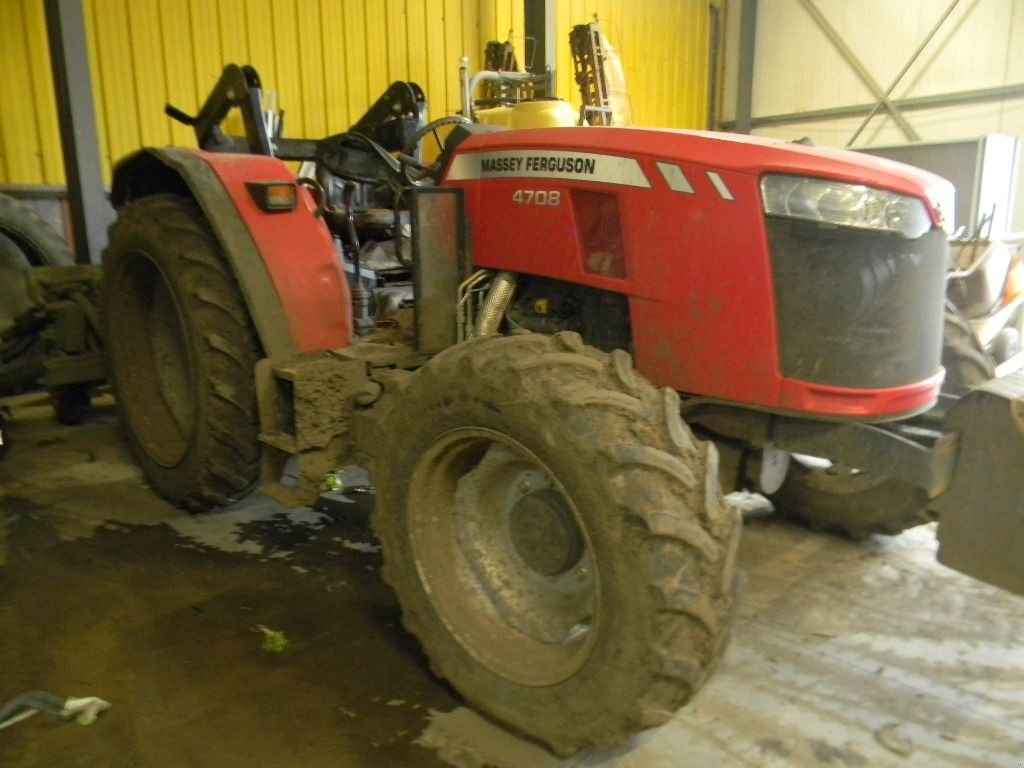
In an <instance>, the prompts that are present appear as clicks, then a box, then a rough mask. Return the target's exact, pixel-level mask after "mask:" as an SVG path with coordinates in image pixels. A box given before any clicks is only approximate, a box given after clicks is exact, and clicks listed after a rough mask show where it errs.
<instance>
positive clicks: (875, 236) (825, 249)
mask: <svg viewBox="0 0 1024 768" xmlns="http://www.w3.org/2000/svg"><path fill="white" fill-rule="evenodd" d="M768 239H769V242H770V244H771V253H772V273H773V277H774V281H775V305H776V311H777V313H778V316H777V322H778V335H779V349H780V361H779V362H780V366H781V368H782V374H783V376H786V377H787V378H793V379H800V380H802V381H808V382H814V383H817V384H825V385H830V386H835V387H849V388H853V389H880V388H885V387H898V386H904V385H907V384H911V383H914V382H918V381H921V380H922V379H925V378H927V377H929V376H932V375H933V374H935V372H936V371H938V369H939V360H940V354H941V346H942V307H943V298H944V296H945V289H944V286H945V279H946V266H947V259H946V249H947V245H946V240H945V233H944V232H942V231H941V230H933V231H931V232H929V233H927V234H926V235H923V236H922V237H919V238H917V239H916V240H906V239H904V238H902V237H899V236H897V235H893V234H887V233H877V232H865V231H864V230H858V229H846V228H838V227H834V226H826V225H821V224H818V223H816V222H802V221H794V220H792V219H780V218H775V217H769V218H768Z"/></svg>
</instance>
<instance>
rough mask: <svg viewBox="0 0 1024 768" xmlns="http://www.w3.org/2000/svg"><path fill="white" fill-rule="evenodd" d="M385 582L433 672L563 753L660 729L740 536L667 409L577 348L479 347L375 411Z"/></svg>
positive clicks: (619, 365)
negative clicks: (389, 438) (385, 448)
mask: <svg viewBox="0 0 1024 768" xmlns="http://www.w3.org/2000/svg"><path fill="white" fill-rule="evenodd" d="M382 407H383V408H384V411H383V414H382V416H381V421H380V428H381V434H386V435H388V434H389V435H394V443H393V445H392V446H391V447H390V449H389V452H388V454H387V455H385V456H381V457H379V459H378V460H376V461H375V462H374V464H373V472H374V483H375V485H376V487H377V493H378V496H377V509H376V511H375V513H374V527H375V529H376V531H377V534H378V536H379V537H380V539H381V543H382V545H383V551H384V577H385V579H386V580H387V582H388V583H389V584H391V586H392V587H393V588H394V589H395V591H396V593H397V594H398V597H399V601H400V602H401V604H402V608H403V619H404V623H405V626H406V627H407V628H408V629H409V630H410V631H411V632H412V633H413V634H415V635H416V636H417V637H418V638H419V639H420V641H421V642H422V644H423V646H424V648H425V649H426V651H427V654H428V655H429V657H430V660H431V664H432V666H433V668H434V670H435V671H436V672H437V673H438V674H439V675H441V676H442V677H445V678H447V679H448V680H449V681H451V683H452V684H453V685H454V686H455V687H456V688H457V689H458V690H459V691H460V692H461V693H462V695H463V696H464V697H465V698H466V699H467V701H468V702H469V703H470V704H471V705H473V706H474V707H476V708H477V709H479V710H481V711H482V712H484V713H486V714H487V715H489V716H490V717H492V718H494V719H495V720H497V721H499V722H501V723H503V724H504V725H506V726H508V727H510V728H512V729H513V730H515V731H518V732H521V733H524V734H526V735H529V736H531V737H533V738H535V739H537V740H539V741H541V742H544V743H546V744H547V745H549V746H550V747H551V748H552V749H553V750H554V751H555V752H557V753H559V754H563V755H565V754H571V753H574V752H576V751H578V750H580V749H583V748H586V747H598V748H608V747H611V746H614V745H616V744H619V743H621V742H622V741H624V740H625V739H626V738H627V737H628V736H629V735H630V734H631V733H633V732H635V731H637V730H639V729H641V728H646V727H651V726H655V725H658V724H660V723H663V722H665V721H666V720H667V719H668V718H669V717H670V716H671V715H672V713H673V712H674V711H675V710H676V709H677V708H678V707H680V706H681V705H682V704H684V703H685V702H686V701H687V700H688V699H689V698H690V697H691V696H692V695H693V694H694V692H696V691H697V690H698V689H699V688H700V686H701V685H702V684H703V683H704V681H705V680H706V679H707V677H708V675H709V673H710V671H711V670H712V668H713V666H714V665H715V663H716V661H717V660H718V659H719V657H720V655H721V653H722V651H723V649H724V647H725V644H726V639H727V637H728V633H729V627H730V623H731V617H732V607H733V592H734V582H735V567H734V560H735V550H736V545H737V541H738V538H739V532H740V523H739V518H738V515H737V514H736V512H735V510H733V509H731V508H728V507H726V506H724V505H723V502H722V499H721V495H720V492H719V489H718V484H717V453H716V452H715V450H714V448H713V447H711V446H710V445H708V444H704V443H698V442H697V441H695V440H694V438H693V436H692V435H691V433H690V431H689V429H688V428H687V427H686V426H685V425H684V423H683V422H682V421H681V419H680V417H679V400H678V397H677V395H676V394H675V393H674V392H671V391H669V390H663V391H658V390H656V389H655V388H654V387H653V386H651V385H650V384H649V383H647V382H646V381H645V380H644V379H642V378H640V377H639V376H638V375H637V374H636V373H635V372H634V371H633V368H632V363H631V360H630V357H629V355H628V354H626V353H625V352H621V351H620V352H615V353H613V354H611V355H609V354H605V353H602V352H599V351H597V350H595V349H593V348H590V347H586V346H584V345H583V342H582V340H581V339H580V337H579V335H578V334H575V333H562V334H558V335H557V336H554V337H550V336H545V335H541V334H526V335H518V336H510V337H500V338H485V339H476V340H474V341H471V342H467V343H465V344H461V345H459V346H456V347H453V348H451V349H449V350H447V351H446V352H443V353H442V354H440V355H438V356H437V357H435V358H434V359H433V360H431V361H430V362H429V363H427V365H426V366H425V367H424V368H423V369H421V370H420V371H419V372H417V373H416V374H414V375H413V376H412V377H411V380H410V381H409V383H408V384H407V385H406V386H405V387H403V388H402V390H401V392H400V393H399V394H398V395H397V396H396V397H391V398H388V402H387V403H385V404H382Z"/></svg>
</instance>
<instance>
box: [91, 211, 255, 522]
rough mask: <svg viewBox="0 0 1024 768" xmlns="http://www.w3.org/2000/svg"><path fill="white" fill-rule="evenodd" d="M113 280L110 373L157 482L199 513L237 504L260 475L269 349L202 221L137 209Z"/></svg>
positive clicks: (186, 214)
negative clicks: (264, 355)
mask: <svg viewBox="0 0 1024 768" xmlns="http://www.w3.org/2000/svg"><path fill="white" fill-rule="evenodd" d="M104 274H105V277H104V291H103V310H104V311H103V315H104V325H105V341H106V349H107V358H108V364H109V367H110V372H111V377H112V382H113V385H114V392H115V395H116V396H117V400H118V404H119V407H120V411H121V416H122V419H123V421H124V423H125V426H126V428H127V432H128V437H129V440H130V442H131V444H132V448H133V449H134V452H135V455H136V458H137V459H138V461H139V463H140V464H141V466H142V469H143V472H144V473H145V475H146V478H147V479H148V481H149V483H150V485H151V486H152V487H153V488H154V490H156V491H157V492H158V493H159V494H160V495H161V496H163V497H164V498H166V499H168V500H169V501H171V502H172V503H174V504H177V505H179V506H182V507H184V508H186V509H189V510H192V511H203V510H206V509H210V508H211V507H214V506H220V505H224V504H228V503H230V502H231V501H233V500H234V499H236V498H238V497H239V496H241V495H243V494H245V493H246V492H247V491H248V490H249V489H250V488H251V487H252V486H253V484H254V483H255V481H256V479H257V475H258V468H259V467H258V461H259V447H258V442H257V432H258V418H257V411H256V388H255V380H254V378H253V367H254V366H255V364H256V361H257V360H258V359H259V357H260V346H259V342H258V339H257V336H256V332H255V330H254V328H253V325H252V321H251V318H250V317H249V313H248V310H247V309H246V305H245V301H244V300H243V298H242V294H241V291H240V289H239V287H238V284H237V282H236V281H235V278H234V276H233V274H232V272H231V270H230V268H229V267H228V265H227V262H226V260H225V258H224V255H223V253H222V250H221V248H220V245H219V244H218V242H217V240H216V238H215V237H214V235H213V233H212V232H211V230H210V228H209V225H208V224H207V222H206V220H205V218H204V217H203V214H202V212H201V211H200V210H199V208H198V207H197V206H196V205H195V204H194V203H193V202H192V201H191V200H188V199H185V198H181V197H177V196H173V195H161V196H156V197H150V198H145V199H143V200H140V201H139V202H136V203H132V204H131V205H129V206H127V207H125V208H124V209H122V210H121V211H120V213H119V216H118V219H117V221H116V222H115V223H114V225H113V226H112V227H111V231H110V245H109V246H108V247H107V251H106V253H105V256H104Z"/></svg>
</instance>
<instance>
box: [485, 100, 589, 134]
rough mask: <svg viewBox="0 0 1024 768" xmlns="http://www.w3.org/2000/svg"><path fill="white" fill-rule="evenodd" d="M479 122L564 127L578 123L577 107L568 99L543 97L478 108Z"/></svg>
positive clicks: (528, 126) (519, 125)
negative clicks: (536, 99)
mask: <svg viewBox="0 0 1024 768" xmlns="http://www.w3.org/2000/svg"><path fill="white" fill-rule="evenodd" d="M473 114H474V116H475V117H476V119H477V122H480V123H483V124H485V125H503V126H505V127H506V128H514V129H519V128H564V127H566V126H571V125H576V121H577V118H578V115H577V113H576V109H575V108H574V107H573V106H572V104H570V103H569V102H568V101H563V100H561V99H542V100H539V101H523V102H520V103H519V104H512V105H509V106H500V107H490V108H489V109H477V110H474V112H473Z"/></svg>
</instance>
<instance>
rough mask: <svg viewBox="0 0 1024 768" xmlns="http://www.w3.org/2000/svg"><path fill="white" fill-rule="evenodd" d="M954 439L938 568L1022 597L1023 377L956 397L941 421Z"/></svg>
mask: <svg viewBox="0 0 1024 768" xmlns="http://www.w3.org/2000/svg"><path fill="white" fill-rule="evenodd" d="M946 428H947V429H948V430H950V431H956V432H958V433H959V435H960V440H959V452H958V456H957V462H956V468H955V470H954V474H953V478H952V482H951V483H950V487H949V490H948V491H947V492H946V493H944V494H942V495H941V496H939V497H937V498H936V499H935V500H934V501H933V502H932V503H931V505H930V507H931V508H932V509H933V510H934V511H935V512H937V513H938V514H939V561H940V562H942V563H944V564H945V565H948V566H949V567H950V568H955V569H956V570H958V571H962V572H963V573H966V574H968V575H969V576H973V577H975V578H977V579H981V580H982V581H987V582H989V583H990V584H995V585H996V586H998V587H1002V588H1003V589H1007V590H1009V591H1011V592H1014V593H1016V594H1020V595H1024V373H1015V374H1012V375H1010V376H1006V377H1003V378H1001V379H994V380H993V381H990V382H989V383H988V384H985V385H983V386H981V387H979V388H977V389H975V390H973V391H971V392H969V393H968V394H967V395H965V396H964V397H962V398H961V399H960V400H959V402H957V403H956V405H954V406H953V407H952V409H951V410H950V412H949V414H948V415H947V417H946Z"/></svg>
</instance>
